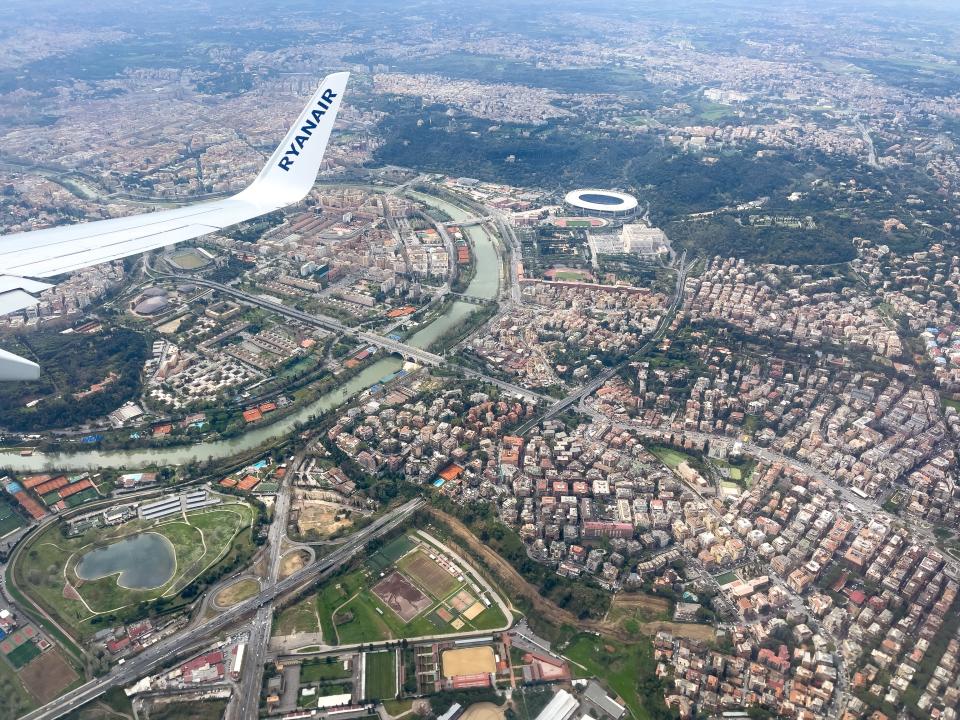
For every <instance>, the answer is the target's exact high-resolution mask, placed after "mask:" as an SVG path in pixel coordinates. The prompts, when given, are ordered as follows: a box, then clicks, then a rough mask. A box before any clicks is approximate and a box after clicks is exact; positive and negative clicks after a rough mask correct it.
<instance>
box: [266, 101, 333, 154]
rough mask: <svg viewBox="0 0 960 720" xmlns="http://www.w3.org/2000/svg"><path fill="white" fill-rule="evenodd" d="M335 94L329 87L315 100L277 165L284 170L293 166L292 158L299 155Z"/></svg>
mask: <svg viewBox="0 0 960 720" xmlns="http://www.w3.org/2000/svg"><path fill="white" fill-rule="evenodd" d="M336 96H337V94H336V93H335V92H334V91H333V90H331V89H330V88H327V89H326V90H324V91H323V94H322V95H321V96H320V99H319V100H317V107H315V108H314V109H313V110H311V111H310V117H309V118H307V119H306V121H305V122H304V124H303V125H301V126H300V129H299V131H298V132H297V134H296V136H294V138H293V142H291V143H290V149H289V150H287V151H286V152H284V153H283V156H282V157H281V158H280V160H279V161H278V162H277V167H279V168H280V169H281V170H285V171H288V170H290V168H291V167H293V163H294V159H295V158H296V157H298V156H299V155H300V151H301V150H303V146H304V145H306V144H307V143H308V142H309V141H310V138H311V137H313V131H314V130H315V129H316V127H317V124H318V123H319V122H320V118H322V117H323V116H324V115H326V114H327V110H329V109H330V106H331V105H333V99H334V98H335V97H336Z"/></svg>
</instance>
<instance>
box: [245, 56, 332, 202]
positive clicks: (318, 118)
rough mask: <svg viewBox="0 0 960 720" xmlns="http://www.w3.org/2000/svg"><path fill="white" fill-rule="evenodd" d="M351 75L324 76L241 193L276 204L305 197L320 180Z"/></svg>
mask: <svg viewBox="0 0 960 720" xmlns="http://www.w3.org/2000/svg"><path fill="white" fill-rule="evenodd" d="M349 77H350V73H348V72H339V73H334V74H333V75H327V77H325V78H324V79H323V82H322V83H320V87H319V88H317V91H316V92H315V93H314V94H313V97H311V98H310V102H308V103H307V106H306V107H305V108H304V109H303V112H301V113H300V115H299V116H298V117H297V121H296V122H295V123H294V124H293V126H292V127H291V128H290V130H289V131H288V132H287V135H286V137H284V138H283V142H281V143H280V145H279V146H278V147H277V149H276V150H274V151H273V155H271V156H270V159H269V160H268V161H267V164H266V165H265V166H264V167H263V169H262V170H261V171H260V174H259V175H257V177H256V179H255V180H254V181H253V183H252V184H251V185H250V187H248V188H247V189H246V190H244V191H243V192H241V193H240V195H239V197H241V198H243V199H244V200H248V201H250V202H252V203H255V204H257V205H261V206H263V205H272V206H274V207H283V206H285V205H290V204H292V203H295V202H299V201H300V200H302V199H303V198H304V197H306V195H307V193H308V192H310V188H312V187H313V184H314V183H315V182H316V180H317V172H318V171H319V170H320V163H321V162H322V161H323V153H324V151H325V150H326V149H327V141H328V140H329V139H330V131H331V130H332V129H333V123H334V121H335V120H336V119H337V111H338V110H339V109H340V104H341V103H342V102H343V93H344V90H346V87H347V79H348V78H349Z"/></svg>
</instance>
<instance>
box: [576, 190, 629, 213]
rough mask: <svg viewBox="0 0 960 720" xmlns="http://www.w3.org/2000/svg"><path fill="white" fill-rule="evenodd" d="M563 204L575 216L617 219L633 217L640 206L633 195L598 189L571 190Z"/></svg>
mask: <svg viewBox="0 0 960 720" xmlns="http://www.w3.org/2000/svg"><path fill="white" fill-rule="evenodd" d="M563 204H564V205H565V206H566V208H567V209H568V210H569V211H570V212H571V213H573V214H575V215H591V216H593V217H601V218H617V219H627V218H631V217H633V216H634V215H635V214H636V212H637V207H638V205H639V203H638V202H637V199H636V198H635V197H634V196H633V195H630V194H628V193H625V192H620V191H618V190H600V189H597V188H586V189H583V190H571V191H570V192H568V193H567V194H566V196H565V197H564V198H563Z"/></svg>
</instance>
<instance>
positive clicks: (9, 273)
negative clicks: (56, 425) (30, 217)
mask: <svg viewBox="0 0 960 720" xmlns="http://www.w3.org/2000/svg"><path fill="white" fill-rule="evenodd" d="M349 75H350V74H349V73H345V72H342V73H334V74H333V75H328V76H327V77H326V78H324V80H323V82H322V83H321V84H320V87H319V88H318V89H317V91H316V93H314V95H313V97H311V98H310V102H309V103H307V106H306V107H305V108H304V109H303V112H301V113H300V115H299V117H298V118H297V121H296V122H295V123H294V124H293V125H292V126H291V128H290V130H289V131H288V132H287V135H286V137H284V139H283V142H281V143H280V145H279V146H278V147H277V149H276V150H275V151H274V152H273V154H272V155H271V156H270V159H269V161H267V164H266V165H265V166H264V167H263V169H262V170H261V171H260V173H259V174H258V175H257V177H256V179H255V180H254V181H253V182H252V183H251V184H250V185H249V187H247V188H246V189H245V190H243V191H241V192H239V193H237V194H236V195H233V196H232V197H229V198H226V199H224V200H214V201H211V202H202V203H197V204H196V205H190V206H187V207H182V208H176V209H173V210H159V211H157V212H152V213H146V214H143V215H134V216H132V217H123V218H115V219H112V220H100V221H96V222H88V223H79V224H77V225H66V226H62V227H55V228H50V229H47V230H36V231H34V232H25V233H17V234H15V235H6V236H4V237H0V314H6V313H10V312H15V311H17V310H21V309H23V308H26V307H29V306H30V305H33V304H36V302H37V300H36V299H35V298H34V297H33V295H32V294H31V293H36V292H40V291H41V290H45V289H47V288H49V287H51V286H50V285H48V284H46V283H41V282H39V281H36V280H30V279H27V278H47V277H52V276H54V275H60V274H62V273H66V272H71V271H73V270H79V269H80V268H84V267H89V266H90V265H96V264H98V263H102V262H107V261H109V260H116V259H118V258H123V257H127V256H129V255H136V254H138V253H142V252H145V251H147V250H154V249H156V248H160V247H164V246H167V245H173V244H175V243H178V242H183V241H184V240H190V239H193V238H196V237H200V236H201V235H206V234H208V233H211V232H215V231H217V230H221V229H223V228H225V227H229V226H230V225H235V224H237V223H239V222H243V221H245V220H250V219H252V218H255V217H258V216H260V215H264V214H266V213H268V212H271V211H273V210H277V209H279V208H282V207H286V206H287V205H292V204H293V203H295V202H298V201H300V200H302V199H303V198H304V197H305V196H306V195H307V193H308V192H310V188H312V187H313V184H314V182H315V181H316V179H317V171H318V170H319V169H320V163H321V161H322V160H323V154H324V151H325V150H326V148H327V141H328V140H329V138H330V132H331V130H332V129H333V123H334V120H336V117H337V111H338V110H339V109H340V103H341V102H342V99H343V93H344V90H345V89H346V85H347V78H348V77H349ZM39 375H40V368H39V367H38V366H37V365H36V364H35V363H32V362H30V361H28V360H25V359H23V358H19V357H17V356H16V355H12V354H10V353H8V352H4V351H2V350H0V380H27V379H36V378H37V377H39Z"/></svg>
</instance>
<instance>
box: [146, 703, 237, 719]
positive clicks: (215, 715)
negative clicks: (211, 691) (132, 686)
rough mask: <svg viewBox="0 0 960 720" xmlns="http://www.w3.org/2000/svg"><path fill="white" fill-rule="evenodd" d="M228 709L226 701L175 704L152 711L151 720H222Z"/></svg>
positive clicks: (158, 707)
mask: <svg viewBox="0 0 960 720" xmlns="http://www.w3.org/2000/svg"><path fill="white" fill-rule="evenodd" d="M226 709H227V701H226V700H205V701H203V702H193V701H191V702H188V703H187V702H174V703H170V704H168V705H160V706H155V707H154V708H153V709H151V710H150V720H220V719H221V718H222V717H223V713H224V711H225V710H226Z"/></svg>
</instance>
